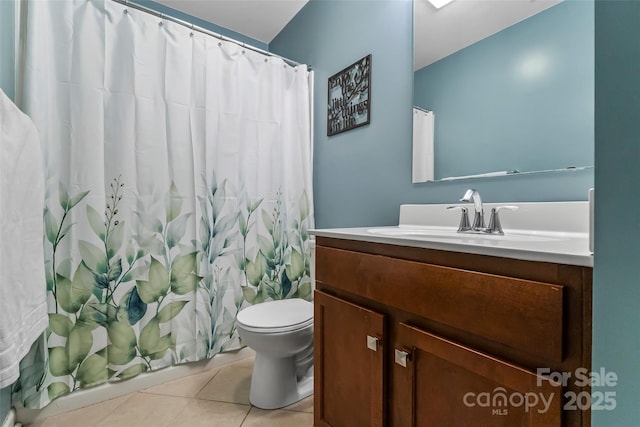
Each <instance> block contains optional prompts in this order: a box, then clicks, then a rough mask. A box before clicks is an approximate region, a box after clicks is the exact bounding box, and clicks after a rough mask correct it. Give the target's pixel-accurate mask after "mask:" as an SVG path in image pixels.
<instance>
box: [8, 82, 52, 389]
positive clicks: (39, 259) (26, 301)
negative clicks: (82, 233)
mask: <svg viewBox="0 0 640 427" xmlns="http://www.w3.org/2000/svg"><path fill="white" fill-rule="evenodd" d="M41 153H42V152H41V147H40V142H39V138H38V133H37V130H36V128H35V125H34V124H33V122H32V121H31V119H30V118H29V117H27V116H26V115H25V114H23V113H22V112H21V111H20V110H19V109H18V107H16V106H15V105H14V104H13V102H11V100H10V99H9V98H8V97H7V96H6V95H5V93H4V92H3V91H2V90H0V388H3V387H6V386H9V385H11V384H12V383H14V382H15V381H16V380H17V379H18V374H19V363H20V360H21V359H22V358H23V357H24V356H25V355H26V354H27V352H28V351H29V348H30V347H31V344H32V343H33V342H34V341H35V340H36V339H37V338H38V337H39V336H40V335H41V334H42V332H43V331H44V330H45V329H46V327H47V325H48V324H49V317H48V314H47V289H46V286H47V285H46V279H45V273H44V247H43V236H44V226H43V219H42V213H43V208H44V170H43V167H42V154H41Z"/></svg>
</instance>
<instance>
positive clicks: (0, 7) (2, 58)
mask: <svg viewBox="0 0 640 427" xmlns="http://www.w3.org/2000/svg"><path fill="white" fill-rule="evenodd" d="M14 13H15V11H14V2H13V0H9V1H7V0H0V88H1V89H2V90H3V91H4V93H6V94H7V96H9V97H10V98H11V99H13V98H14V96H15V90H14V80H15V72H14V66H15V59H14V45H15V37H14V22H13V21H14V19H13V18H14ZM10 408H11V387H5V388H3V389H0V423H2V421H4V418H5V417H6V416H7V414H8V413H9V409H10Z"/></svg>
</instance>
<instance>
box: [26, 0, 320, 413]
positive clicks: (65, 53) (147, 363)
mask: <svg viewBox="0 0 640 427" xmlns="http://www.w3.org/2000/svg"><path fill="white" fill-rule="evenodd" d="M26 7H27V9H26V11H25V12H26V16H27V20H26V22H27V24H26V56H25V61H24V82H23V94H22V95H23V98H22V99H23V108H24V111H25V112H26V113H27V114H28V115H30V116H31V117H32V119H33V120H34V122H35V123H36V125H37V127H38V130H39V132H40V137H41V140H42V144H43V152H44V157H45V159H44V163H45V165H46V177H47V185H46V196H45V197H46V201H45V211H44V224H45V236H44V239H43V240H44V250H45V259H46V266H45V267H46V272H47V283H46V286H47V291H48V304H49V322H50V327H49V330H48V331H47V333H46V335H45V336H44V337H42V339H41V340H40V341H39V342H37V343H36V344H34V346H33V347H32V349H31V352H30V353H29V355H28V356H27V357H26V358H25V359H24V360H23V362H22V364H21V376H20V379H19V380H18V382H17V383H16V385H15V386H14V398H15V399H17V400H18V401H20V402H21V403H22V404H23V405H24V406H25V407H28V408H41V407H43V406H44V405H46V404H48V403H49V402H50V401H51V400H53V399H55V398H56V397H58V396H61V395H64V394H67V393H70V392H72V391H74V390H76V389H79V388H85V387H92V386H95V385H98V384H102V383H105V382H107V381H118V380H124V379H127V378H131V377H133V376H136V375H138V374H140V373H142V372H146V371H151V370H154V369H158V368H162V367H165V366H168V365H172V364H178V363H184V362H190V361H196V360H201V359H204V358H210V357H212V356H213V355H214V354H216V353H219V352H223V351H227V350H231V349H237V348H239V347H240V346H241V343H240V341H239V339H238V334H237V331H236V329H235V318H236V314H237V312H238V311H239V310H240V309H242V308H243V307H246V306H247V305H250V304H255V303H259V302H261V301H265V300H270V299H282V298H290V297H300V298H305V299H310V298H311V297H312V293H311V290H312V283H311V279H310V277H309V271H310V248H309V236H308V234H307V230H308V229H309V228H311V227H313V206H312V200H313V198H312V194H311V189H312V186H311V166H312V162H311V156H312V140H311V135H312V129H311V116H312V111H311V106H312V99H311V91H310V87H311V85H312V73H310V72H308V71H307V68H306V66H297V67H292V66H290V65H288V64H286V63H285V62H284V61H283V60H282V59H279V58H275V57H268V56H265V55H262V54H260V53H257V52H254V51H252V50H249V49H246V48H243V47H242V46H239V45H237V44H234V43H232V42H227V41H222V40H219V39H217V38H214V37H211V36H208V35H205V34H202V33H199V32H196V31H192V30H191V29H190V28H187V27H184V26H181V25H179V24H176V23H172V22H169V21H165V20H162V19H161V18H158V17H155V16H153V15H150V14H148V13H145V12H142V11H139V10H135V9H132V8H129V9H127V7H125V6H123V5H120V4H118V3H115V2H113V1H110V0H65V1H47V2H44V1H29V2H28V3H27V4H26ZM43 286H44V284H43Z"/></svg>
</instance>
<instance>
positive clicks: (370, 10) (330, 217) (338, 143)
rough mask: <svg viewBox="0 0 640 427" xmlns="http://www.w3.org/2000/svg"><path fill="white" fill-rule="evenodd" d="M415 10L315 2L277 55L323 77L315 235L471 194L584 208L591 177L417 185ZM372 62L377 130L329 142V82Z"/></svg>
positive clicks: (276, 48)
mask: <svg viewBox="0 0 640 427" xmlns="http://www.w3.org/2000/svg"><path fill="white" fill-rule="evenodd" d="M412 15H413V13H412V3H411V2H410V1H398V0H379V1H366V2H363V1H358V0H342V1H331V0H311V1H310V2H309V3H308V4H307V5H306V6H305V7H304V8H303V9H302V10H301V11H300V12H299V13H298V15H296V17H295V18H294V19H293V20H292V21H291V22H290V23H289V25H288V26H287V27H286V28H285V29H284V30H283V31H282V32H281V33H280V34H279V35H278V36H277V37H276V38H275V40H273V41H272V42H271V44H270V46H269V47H270V50H271V51H273V52H276V53H278V54H280V55H282V56H286V57H288V58H291V59H294V60H297V61H299V62H303V63H307V64H310V65H312V66H313V69H314V70H315V94H314V95H315V105H314V108H315V117H314V120H315V142H314V143H315V145H314V192H315V194H314V200H315V209H316V226H317V227H318V228H327V227H350V226H369V225H391V224H397V223H398V211H399V205H400V204H401V203H453V202H456V201H457V200H458V199H459V197H460V196H461V195H462V194H463V193H464V190H466V189H467V188H468V187H470V186H473V187H475V188H477V189H478V190H479V191H480V192H481V193H482V195H483V197H484V199H485V200H487V201H490V202H506V201H514V202H515V201H558V200H586V198H587V189H588V188H589V187H592V186H593V170H586V171H573V172H571V171H567V172H554V173H542V174H532V175H521V176H506V177H498V178H485V179H475V180H472V181H456V182H442V183H426V184H412V183H411V151H412V146H411V123H412V113H411V107H412V105H413V88H412V82H413V71H412V70H413V53H412V52H413V47H412V44H413V31H412V28H413V19H412ZM369 53H372V54H373V58H372V89H371V109H372V110H371V124H370V125H368V126H363V127H361V128H357V129H354V130H351V131H347V132H344V133H341V134H338V135H336V136H332V137H327V136H326V117H327V112H326V108H327V78H328V77H329V76H331V75H333V74H334V73H336V72H337V71H340V70H341V69H343V68H344V67H346V66H348V65H350V64H351V63H353V62H355V61H356V60H358V59H360V58H362V57H363V56H365V55H367V54H369Z"/></svg>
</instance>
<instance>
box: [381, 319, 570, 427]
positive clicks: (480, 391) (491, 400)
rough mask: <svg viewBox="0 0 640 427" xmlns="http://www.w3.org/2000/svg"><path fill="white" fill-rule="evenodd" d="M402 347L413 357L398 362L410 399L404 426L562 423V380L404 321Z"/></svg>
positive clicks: (404, 396) (541, 425)
mask: <svg viewBox="0 0 640 427" xmlns="http://www.w3.org/2000/svg"><path fill="white" fill-rule="evenodd" d="M396 346H397V347H400V348H404V349H406V350H408V351H409V352H410V355H411V358H410V362H409V363H408V364H407V366H406V367H401V366H399V365H394V371H395V373H396V375H397V376H398V378H399V379H402V380H403V381H402V383H403V384H405V385H406V386H405V387H403V388H402V389H401V390H399V393H401V394H402V399H401V400H402V401H404V402H408V407H407V412H408V414H406V415H404V416H403V417H397V420H398V421H399V422H398V424H399V425H404V426H423V425H437V426H444V425H451V426H454V425H455V426H462V425H478V426H488V425H491V426H495V427H499V426H505V427H510V426H514V425H517V426H527V427H534V426H536V427H552V426H557V427H559V426H560V425H561V412H562V387H561V385H560V384H557V383H552V382H550V381H548V380H547V379H545V378H543V377H539V376H537V375H536V374H535V373H533V372H530V371H528V370H526V369H522V368H520V367H518V366H515V365H512V364H509V363H507V362H504V361H502V360H499V359H496V358H494V357H491V356H489V355H486V354H483V353H481V352H478V351H475V350H473V349H470V348H468V347H466V346H463V345H460V344H457V343H454V342H452V341H449V340H447V339H444V338H442V337H439V336H437V335H434V334H430V333H428V332H425V331H423V330H421V329H419V328H415V327H413V326H410V325H406V324H403V323H401V324H399V325H398V335H397V343H396Z"/></svg>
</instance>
